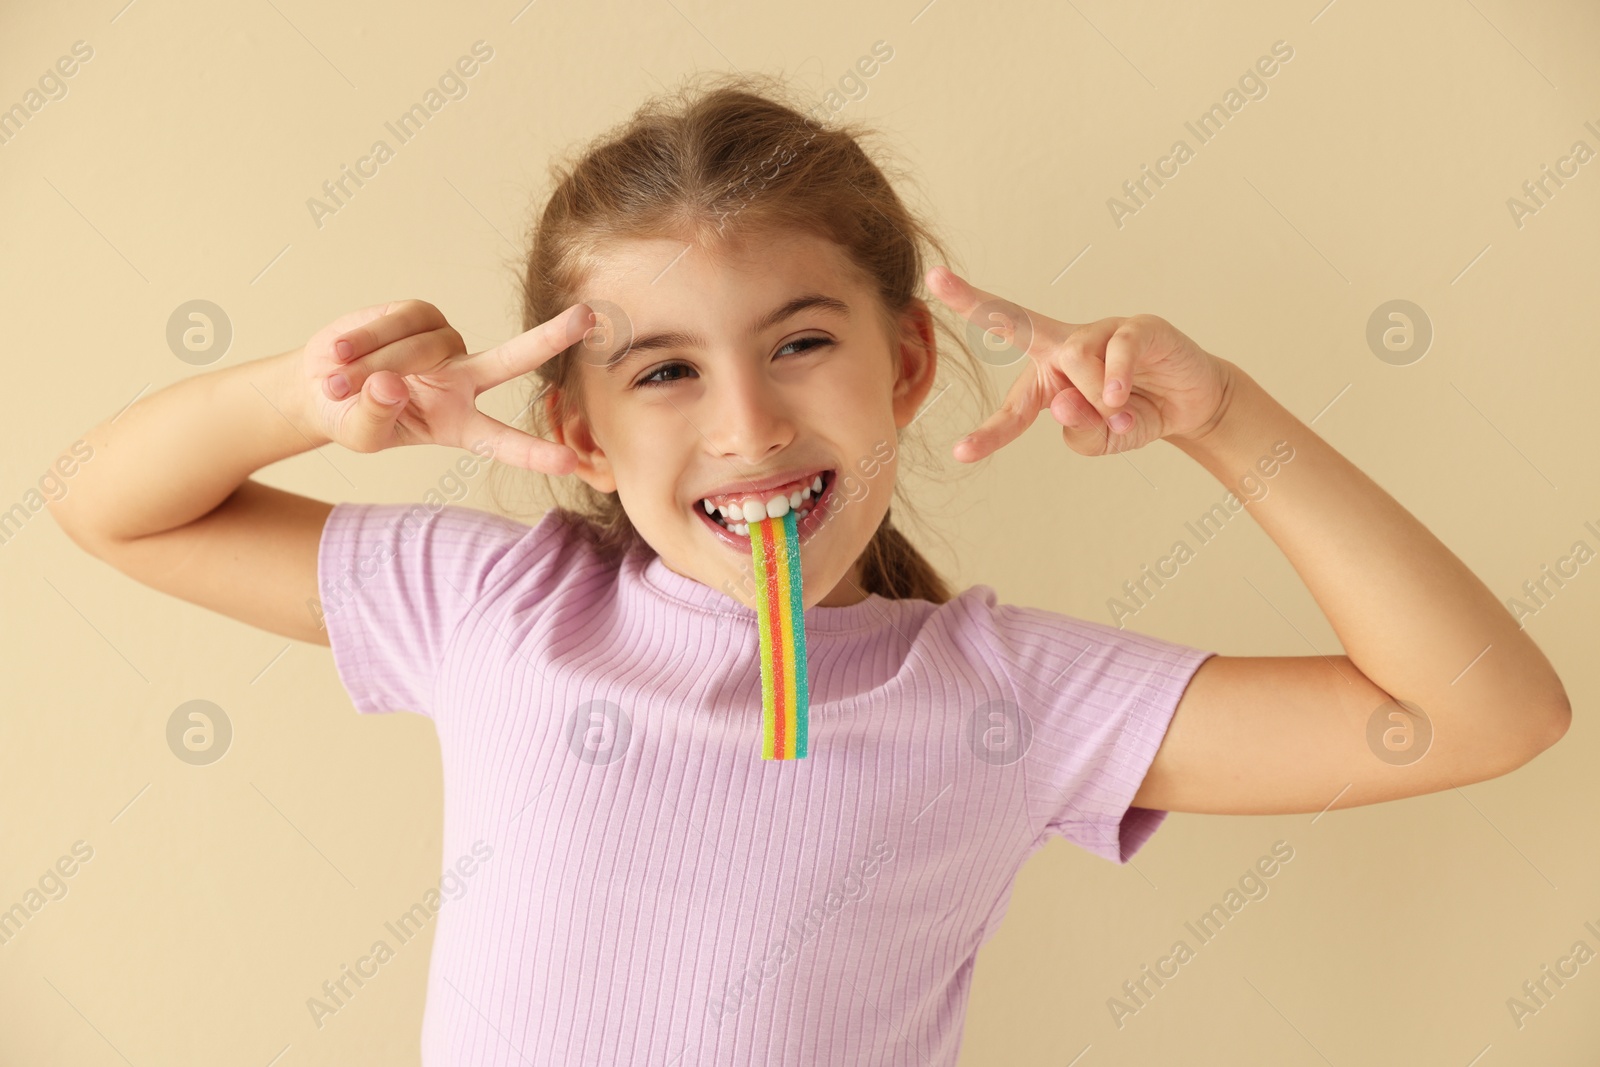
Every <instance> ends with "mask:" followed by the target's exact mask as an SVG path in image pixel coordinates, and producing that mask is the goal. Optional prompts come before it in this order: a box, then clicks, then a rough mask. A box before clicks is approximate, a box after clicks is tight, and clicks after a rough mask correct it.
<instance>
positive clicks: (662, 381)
mask: <svg viewBox="0 0 1600 1067" xmlns="http://www.w3.org/2000/svg"><path fill="white" fill-rule="evenodd" d="M797 344H798V346H805V347H803V349H800V352H810V350H811V349H818V347H824V346H829V344H834V339H832V338H797V339H794V341H790V342H789V344H786V346H784V347H781V349H778V354H779V355H782V354H784V352H787V350H789V349H792V347H795V346H797ZM800 352H795V355H800ZM674 370H683V371H686V370H690V365H688V363H662V365H661V366H658V368H656V370H653V371H650V373H648V374H645V376H643V378H640V379H638V381H637V382H634V389H650V387H653V386H670V384H672V382H674V381H678V379H677V378H659V376H661V374H664V373H667V371H674Z"/></svg>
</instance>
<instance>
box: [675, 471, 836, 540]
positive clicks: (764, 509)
mask: <svg viewBox="0 0 1600 1067" xmlns="http://www.w3.org/2000/svg"><path fill="white" fill-rule="evenodd" d="M833 480H834V472H833V471H831V470H823V471H817V472H815V473H814V474H812V475H811V476H810V478H809V479H799V480H796V481H794V482H791V483H789V484H787V485H783V486H780V487H778V488H775V489H770V490H765V491H762V492H759V493H731V494H718V495H717V496H716V497H703V498H702V499H700V500H699V501H698V502H697V503H696V509H695V510H696V511H697V512H698V513H699V515H700V518H701V520H702V521H704V522H705V523H706V525H707V526H709V527H711V528H712V529H713V530H715V531H716V532H717V533H718V534H720V535H721V536H722V539H723V540H724V541H725V542H727V543H729V544H732V545H734V546H735V547H739V548H741V549H742V550H743V551H746V552H748V551H749V545H750V524H751V523H753V522H759V521H761V520H762V519H766V518H774V519H776V518H782V517H783V516H784V515H786V514H788V513H789V512H791V511H792V512H794V515H795V522H796V524H797V532H799V534H800V535H801V537H802V539H803V538H804V537H805V535H806V534H808V533H810V532H811V531H812V530H813V529H814V528H815V527H816V525H817V522H816V520H817V519H818V518H819V517H820V516H821V515H822V513H823V512H822V503H823V501H824V500H825V499H826V498H827V496H828V493H829V491H830V490H831V489H832V488H833Z"/></svg>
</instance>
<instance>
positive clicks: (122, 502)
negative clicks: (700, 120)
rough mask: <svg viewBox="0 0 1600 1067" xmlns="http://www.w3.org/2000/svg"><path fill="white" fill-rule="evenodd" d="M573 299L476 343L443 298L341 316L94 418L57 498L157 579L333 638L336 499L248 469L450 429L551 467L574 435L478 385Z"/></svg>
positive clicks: (117, 557)
mask: <svg viewBox="0 0 1600 1067" xmlns="http://www.w3.org/2000/svg"><path fill="white" fill-rule="evenodd" d="M592 322H593V317H592V315H591V314H590V311H589V309H588V307H587V306H585V305H582V304H577V305H573V307H571V308H568V309H566V310H565V311H564V312H562V313H561V314H560V315H558V316H556V317H555V318H553V319H550V320H548V321H546V322H543V323H540V324H539V325H538V326H535V327H534V328H533V329H531V330H527V331H525V332H524V333H521V334H519V335H517V336H516V337H514V338H512V339H511V340H509V341H507V342H505V343H504V344H502V345H499V346H496V347H495V348H492V349H487V350H485V351H483V352H479V353H476V354H472V355H468V354H467V353H466V351H465V349H464V347H463V345H462V342H461V335H460V334H459V333H457V332H456V331H455V330H454V329H452V328H451V327H450V324H449V323H448V322H446V321H445V318H444V316H443V314H442V313H441V312H440V311H439V309H438V308H436V307H434V306H433V305H432V304H429V303H426V302H425V301H420V300H403V301H397V302H394V303H390V304H383V305H378V306H375V307H370V308H364V309H362V310H361V311H356V312H352V313H350V314H349V315H346V316H343V317H342V318H339V319H336V320H335V321H333V322H331V323H329V324H328V325H327V326H325V327H324V328H323V329H322V330H320V331H318V333H317V334H316V335H315V336H313V337H312V338H311V339H310V340H309V341H307V342H306V344H305V345H304V346H303V347H301V348H297V349H294V350H293V351H290V352H284V353H281V354H280V355H276V356H269V357H267V358H265V359H258V360H255V361H253V362H250V363H244V364H241V365H239V366H237V367H232V368H229V369H226V370H219V371H212V372H209V373H206V374H201V375H197V376H195V377H193V378H188V379H186V380H184V381H181V382H178V383H176V384H174V385H170V386H168V387H167V388H165V389H162V390H160V391H159V392H157V393H154V394H152V395H151V396H149V397H146V398H144V399H141V400H139V401H137V402H135V403H134V404H132V405H131V406H130V407H128V408H127V409H126V410H124V411H122V412H121V413H119V414H117V415H114V416H112V417H111V418H109V419H107V420H106V421H105V422H103V423H101V424H100V425H98V426H96V427H95V428H94V429H93V430H91V431H89V433H88V434H87V435H85V442H86V443H87V444H88V445H89V447H90V448H92V449H93V453H92V458H91V461H90V462H87V463H84V464H83V465H82V466H81V467H80V468H79V471H78V473H77V474H76V475H75V476H74V477H73V479H72V488H71V491H70V492H69V493H68V494H67V495H66V496H64V497H63V498H61V499H60V500H57V501H54V502H52V503H51V504H50V512H51V514H52V515H54V516H55V519H56V521H57V522H58V523H59V524H60V525H61V527H62V529H64V530H65V531H66V532H67V534H68V536H70V537H71V538H72V539H73V540H74V541H75V542H77V543H78V544H79V545H80V546H81V547H83V548H84V549H86V550H87V551H89V552H90V553H92V554H93V555H95V556H97V557H99V558H100V559H102V560H104V561H105V562H107V563H109V564H111V566H113V567H115V568H116V569H118V570H120V571H122V572H123V573H125V574H127V575H129V576H130V577H133V578H135V579H137V580H139V581H140V582H143V583H144V584H145V585H148V586H150V587H152V588H154V589H159V590H161V591H162V592H166V593H171V594H172V595H173V596H177V597H181V598H182V599H184V600H188V601H190V602H192V603H195V604H199V605H201V606H202V607H207V608H210V609H211V610H213V611H218V612H221V613H222V614H224V615H228V616H231V617H232V618H235V619H239V620H241V621H243V622H247V623H250V624H251V625H252V626H258V627H260V628H262V629H264V630H270V631H272V632H273V633H278V634H283V635H284V636H285V637H293V638H296V639H297V640H301V641H310V642H315V643H318V644H327V643H328V638H327V633H326V631H325V630H324V629H323V627H322V614H321V611H320V610H319V609H318V596H317V593H318V590H317V548H318V545H319V543H320V541H321V537H322V528H323V525H324V524H325V522H326V521H327V517H328V512H330V511H331V510H333V505H331V504H328V503H325V502H323V501H320V500H313V499H311V498H309V497H304V496H297V495H295V494H294V493H286V492H284V491H282V490H280V489H273V488H271V487H269V486H266V485H263V484H261V483H260V482H256V481H254V480H252V479H251V478H250V475H251V474H252V473H254V472H255V471H258V470H260V469H261V468H262V467H265V466H268V465H270V464H272V463H276V462H277V461H278V460H281V459H284V458H286V457H288V456H292V455H295V454H297V453H300V452H304V451H307V450H308V449H313V448H318V447H321V446H322V445H325V444H328V443H329V442H331V441H337V442H338V443H339V444H342V445H345V446H346V447H348V448H351V449H353V450H355V451H358V452H376V451H379V450H380V449H384V448H389V447H393V446H396V445H405V444H442V445H454V446H458V447H462V448H468V449H471V450H472V451H474V452H477V453H478V454H479V455H483V456H492V457H493V458H495V459H497V460H500V461H502V462H507V463H512V464H515V465H517V466H522V467H526V468H529V469H532V470H541V471H545V472H548V473H564V472H566V471H570V470H571V469H572V467H573V465H574V463H575V462H576V456H574V455H573V453H572V450H571V449H569V448H567V447H565V446H564V445H558V444H556V443H554V442H552V441H547V440H544V439H543V438H538V437H534V436H532V435H530V434H526V433H523V432H522V431H521V430H517V429H514V428H513V427H510V426H507V425H506V424H505V423H502V422H500V421H498V420H496V419H493V418H490V417H489V416H488V415H486V414H484V413H483V412H481V411H479V410H478V408H477V406H476V399H477V397H478V395H479V394H480V393H483V392H484V391H486V390H488V389H490V388H492V387H494V386H496V385H499V384H501V383H502V382H506V381H510V380H511V379H513V378H516V377H519V376H520V375H523V374H525V373H527V372H528V371H530V370H532V369H534V368H535V367H537V366H538V365H539V364H540V363H542V362H543V361H545V360H547V359H550V358H551V357H553V356H554V355H556V354H558V353H560V352H562V351H564V350H566V349H568V348H570V347H572V345H573V344H575V343H577V342H579V341H582V340H584V339H585V335H586V332H587V331H588V330H589V329H590V327H591V324H592Z"/></svg>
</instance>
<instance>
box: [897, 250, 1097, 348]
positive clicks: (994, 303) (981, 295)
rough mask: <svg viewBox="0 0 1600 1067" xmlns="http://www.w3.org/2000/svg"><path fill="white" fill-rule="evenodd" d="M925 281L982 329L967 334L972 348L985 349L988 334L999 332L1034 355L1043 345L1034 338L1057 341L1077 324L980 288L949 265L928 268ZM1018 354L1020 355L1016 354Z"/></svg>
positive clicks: (1016, 346) (935, 294)
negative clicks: (1052, 316) (970, 334)
mask: <svg viewBox="0 0 1600 1067" xmlns="http://www.w3.org/2000/svg"><path fill="white" fill-rule="evenodd" d="M926 281H927V283H928V288H929V290H930V291H932V293H933V295H934V296H936V297H938V298H939V300H940V301H941V302H943V303H944V304H945V306H947V307H949V308H950V310H952V311H954V312H955V313H956V314H958V315H960V316H961V317H962V318H964V319H966V320H967V322H968V323H970V324H971V325H972V326H973V327H974V328H975V329H976V330H978V331H981V333H980V335H979V336H978V337H973V338H970V339H971V340H972V341H973V342H974V347H975V348H980V349H987V348H988V347H989V339H990V337H991V336H992V335H998V336H999V337H1001V338H1002V339H1003V340H1005V341H1007V342H1009V343H1010V345H1011V346H1014V347H1015V348H1017V349H1019V350H1020V351H1021V352H1023V353H1026V354H1028V355H1037V354H1039V352H1040V351H1042V350H1043V349H1042V346H1036V345H1035V344H1034V342H1035V340H1038V341H1045V342H1050V343H1059V342H1060V341H1061V339H1062V338H1064V337H1066V336H1067V334H1069V333H1071V332H1072V331H1073V330H1074V329H1076V328H1077V327H1076V326H1075V325H1073V324H1072V323H1067V322H1061V321H1060V320H1058V319H1052V318H1050V317H1049V316H1048V315H1041V314H1039V313H1038V312H1036V311H1030V310H1029V309H1027V308H1025V307H1023V306H1022V305H1021V304H1018V303H1016V302H1014V301H1011V300H1007V299H1006V298H1005V297H1002V296H997V295H995V294H994V293H991V292H988V291H986V290H983V289H979V288H978V287H977V286H975V285H973V284H972V283H970V282H968V281H967V280H966V279H964V278H962V277H961V276H960V275H959V274H957V273H956V272H955V271H953V270H951V269H950V268H949V267H935V268H933V269H932V270H930V271H928V273H927V276H926ZM984 354H985V352H984V351H980V352H979V355H980V356H983V355H984ZM1020 358H1021V356H1020V355H1019V356H1017V357H1015V359H1020ZM1012 361H1014V360H1012ZM986 362H994V361H992V360H986ZM1008 362H1010V361H1008Z"/></svg>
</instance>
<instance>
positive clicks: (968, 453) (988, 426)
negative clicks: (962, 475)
mask: <svg viewBox="0 0 1600 1067" xmlns="http://www.w3.org/2000/svg"><path fill="white" fill-rule="evenodd" d="M1043 407H1044V398H1043V396H1042V394H1041V389H1040V386H1039V375H1038V373H1037V372H1036V371H1034V370H1033V368H1032V367H1031V366H1030V367H1028V368H1027V369H1025V370H1024V371H1023V372H1022V373H1021V374H1019V375H1017V380H1016V381H1014V382H1012V383H1011V388H1010V389H1008V390H1006V398H1005V400H1004V401H1003V402H1001V404H1000V407H999V409H998V410H996V411H995V413H994V414H993V415H990V416H989V417H988V418H987V419H985V420H984V421H983V422H982V423H981V424H980V425H979V426H978V428H977V429H975V430H973V431H972V432H971V433H969V434H967V436H965V437H963V438H962V439H961V440H959V441H957V442H956V443H955V457H956V459H958V460H960V461H961V462H963V463H974V462H976V461H978V460H980V459H982V458H983V457H984V456H987V455H989V454H990V453H991V452H993V451H995V450H996V449H998V448H1001V447H1002V446H1004V445H1008V444H1010V443H1011V442H1012V441H1015V440H1016V439H1017V437H1018V436H1020V435H1021V433H1022V431H1023V430H1026V429H1027V428H1028V427H1029V426H1032V425H1033V420H1034V419H1035V418H1037V417H1038V415H1039V411H1040V410H1041V409H1042V408H1043Z"/></svg>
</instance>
